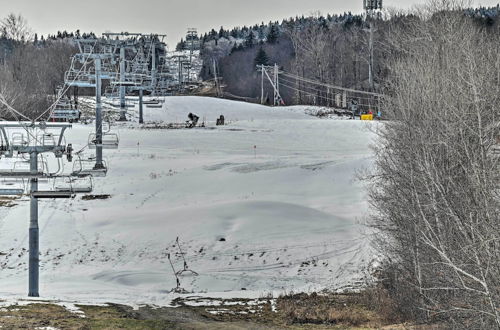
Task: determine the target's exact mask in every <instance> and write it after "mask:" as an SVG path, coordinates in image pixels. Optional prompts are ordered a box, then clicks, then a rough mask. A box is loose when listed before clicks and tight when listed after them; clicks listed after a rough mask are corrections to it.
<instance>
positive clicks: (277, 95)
mask: <svg viewBox="0 0 500 330" xmlns="http://www.w3.org/2000/svg"><path fill="white" fill-rule="evenodd" d="M280 100H281V95H280V81H279V70H278V64H276V63H275V64H274V105H275V106H278V105H280Z"/></svg>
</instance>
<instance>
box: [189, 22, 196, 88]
mask: <svg viewBox="0 0 500 330" xmlns="http://www.w3.org/2000/svg"><path fill="white" fill-rule="evenodd" d="M186 39H187V41H188V42H189V67H188V78H187V80H188V83H189V82H191V68H192V67H193V53H194V49H195V41H196V40H197V39H198V30H197V29H196V28H189V29H188V31H187V34H186Z"/></svg>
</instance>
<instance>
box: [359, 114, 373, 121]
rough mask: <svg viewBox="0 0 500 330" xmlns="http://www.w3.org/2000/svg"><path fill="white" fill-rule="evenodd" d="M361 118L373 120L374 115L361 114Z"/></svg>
mask: <svg viewBox="0 0 500 330" xmlns="http://www.w3.org/2000/svg"><path fill="white" fill-rule="evenodd" d="M361 120H373V115H372V114H370V115H361Z"/></svg>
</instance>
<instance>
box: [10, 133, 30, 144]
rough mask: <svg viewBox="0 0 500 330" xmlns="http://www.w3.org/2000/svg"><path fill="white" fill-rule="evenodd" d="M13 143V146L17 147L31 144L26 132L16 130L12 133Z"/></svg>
mask: <svg viewBox="0 0 500 330" xmlns="http://www.w3.org/2000/svg"><path fill="white" fill-rule="evenodd" d="M11 144H12V146H16V147H19V146H20V147H25V146H27V145H28V144H29V141H28V139H27V138H26V136H25V135H24V133H20V132H15V133H12V142H11Z"/></svg>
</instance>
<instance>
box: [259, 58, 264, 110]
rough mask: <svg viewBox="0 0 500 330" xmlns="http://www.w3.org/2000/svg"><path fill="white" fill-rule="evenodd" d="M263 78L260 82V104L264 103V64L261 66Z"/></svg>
mask: <svg viewBox="0 0 500 330" xmlns="http://www.w3.org/2000/svg"><path fill="white" fill-rule="evenodd" d="M260 69H261V73H262V79H261V82H260V90H261V91H260V92H261V93H260V104H264V64H262V66H261V68H260Z"/></svg>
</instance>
